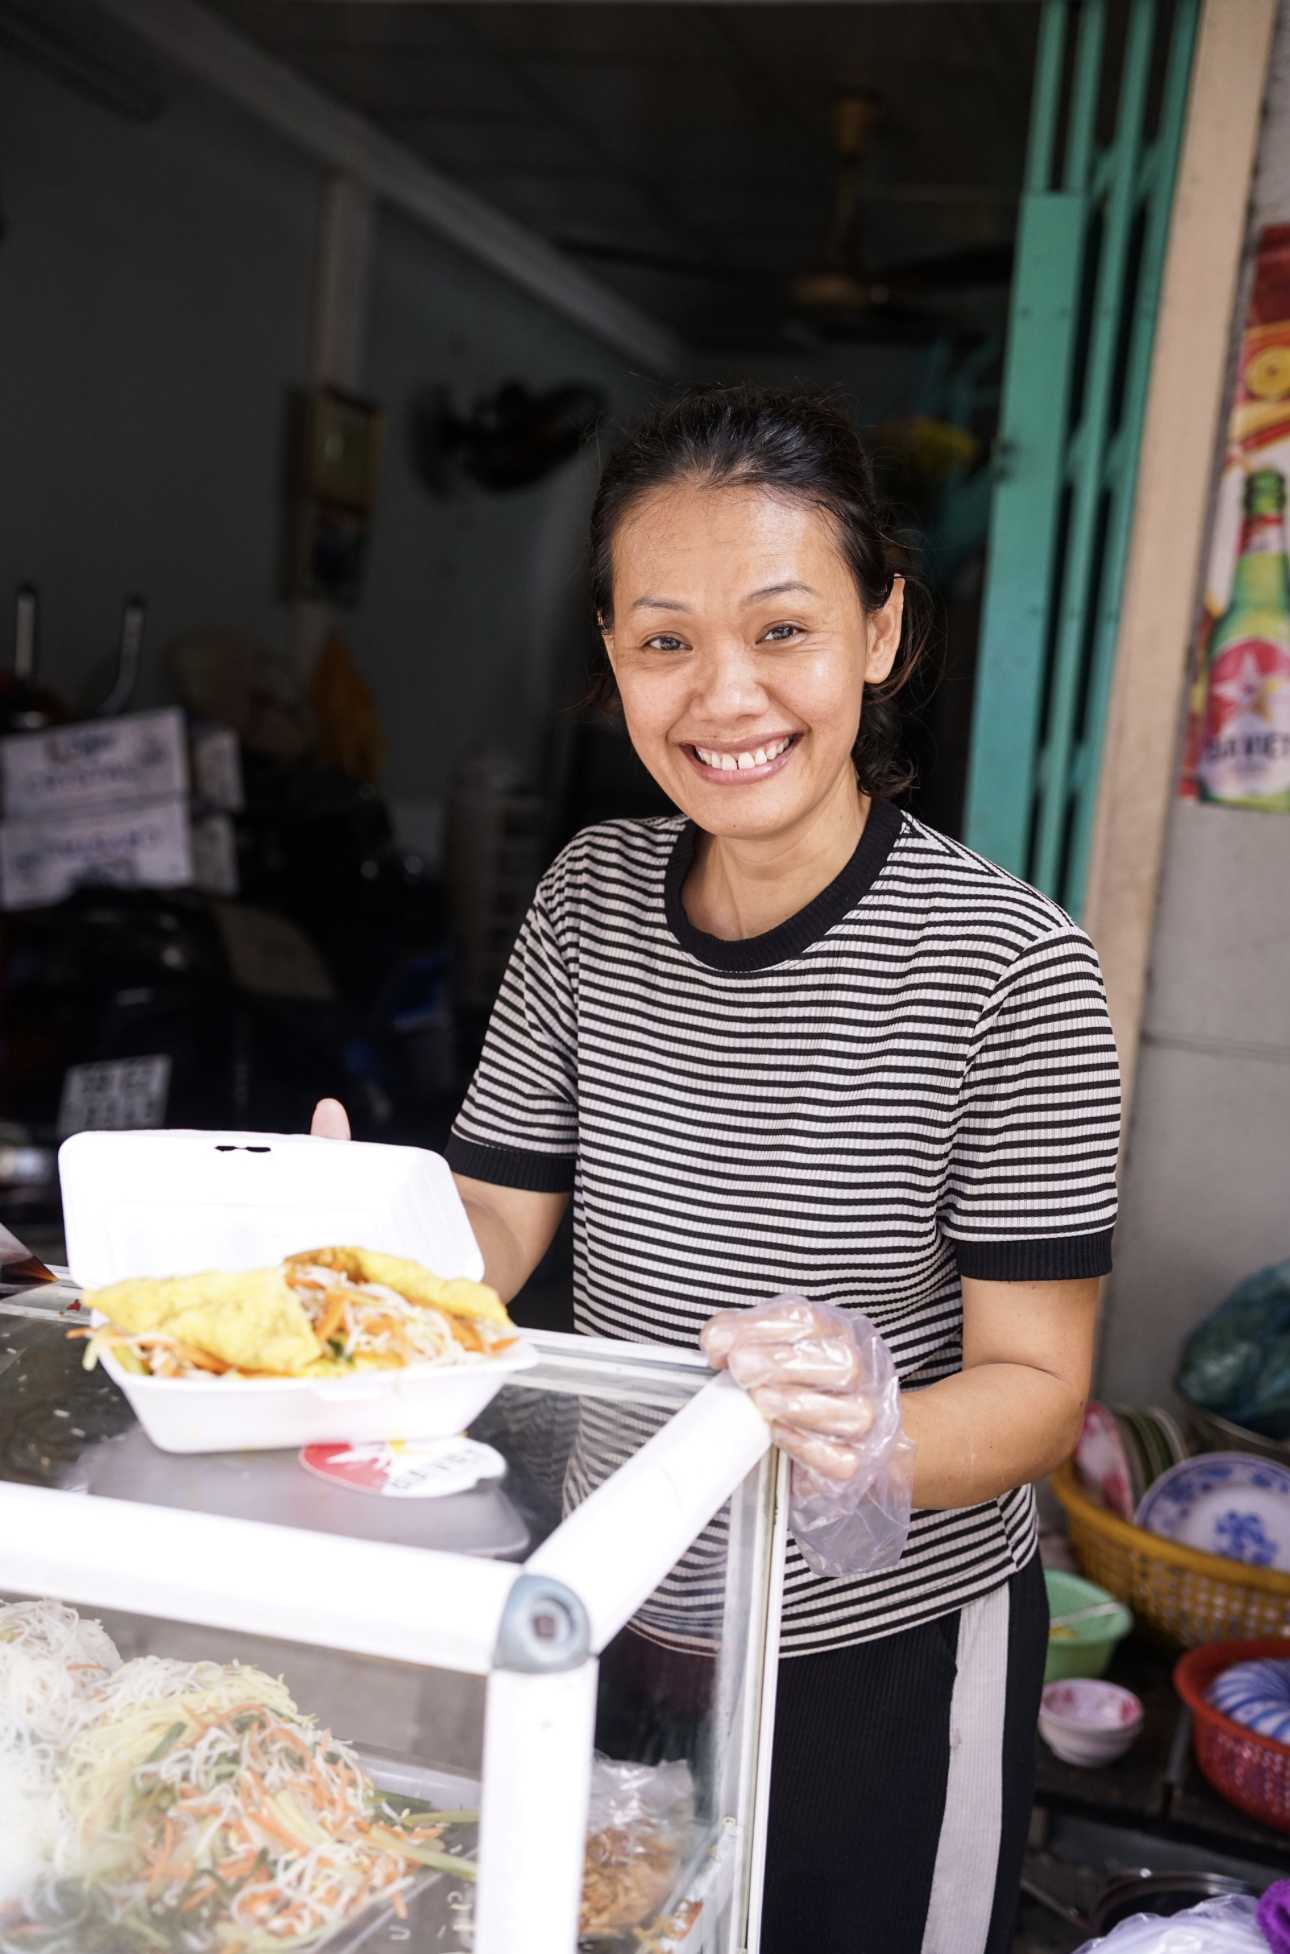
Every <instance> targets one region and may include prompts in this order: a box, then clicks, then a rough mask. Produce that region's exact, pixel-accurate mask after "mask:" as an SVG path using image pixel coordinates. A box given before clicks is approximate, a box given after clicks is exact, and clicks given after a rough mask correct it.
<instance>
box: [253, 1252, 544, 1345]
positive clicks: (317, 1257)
mask: <svg viewBox="0 0 1290 1954" xmlns="http://www.w3.org/2000/svg"><path fill="white" fill-rule="evenodd" d="M305 1264H312V1265H313V1266H314V1267H315V1268H322V1269H334V1270H335V1271H336V1273H337V1274H338V1275H346V1276H348V1277H349V1278H350V1280H351V1282H383V1283H384V1284H385V1287H386V1288H387V1289H393V1290H394V1291H395V1292H396V1293H397V1294H398V1295H400V1296H406V1298H407V1300H408V1301H409V1302H410V1303H426V1304H428V1305H429V1306H430V1307H431V1308H432V1309H441V1310H443V1311H445V1312H446V1314H447V1315H449V1316H473V1317H477V1318H479V1319H481V1320H482V1321H483V1322H485V1323H496V1324H497V1325H498V1327H499V1329H503V1330H510V1329H513V1328H514V1327H515V1326H514V1324H513V1323H512V1322H511V1319H510V1317H509V1316H508V1315H507V1314H506V1305H505V1304H504V1303H503V1301H502V1299H501V1297H500V1296H499V1295H498V1293H497V1291H496V1290H495V1289H490V1288H489V1286H488V1284H487V1283H486V1282H471V1281H469V1280H468V1278H467V1277H465V1276H458V1277H456V1278H454V1280H452V1281H451V1282H449V1281H446V1280H445V1279H444V1277H443V1276H435V1275H431V1273H430V1271H429V1269H423V1268H422V1266H421V1264H420V1263H419V1262H412V1261H410V1260H408V1258H407V1257H406V1256H402V1255H382V1254H380V1253H379V1252H378V1251H377V1250H376V1249H374V1248H311V1249H307V1250H305V1252H304V1253H303V1254H301V1255H289V1256H288V1257H287V1267H288V1268H301V1267H303V1266H304V1265H305Z"/></svg>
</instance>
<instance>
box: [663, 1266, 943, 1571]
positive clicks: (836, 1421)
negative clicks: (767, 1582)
mask: <svg viewBox="0 0 1290 1954" xmlns="http://www.w3.org/2000/svg"><path fill="white" fill-rule="evenodd" d="M699 1342H700V1345H701V1347H702V1349H703V1351H704V1354H705V1355H706V1357H707V1359H708V1362H709V1363H710V1364H711V1365H712V1366H713V1368H714V1369H715V1370H729V1372H730V1375H731V1376H732V1377H733V1378H734V1380H735V1383H736V1384H738V1385H740V1386H742V1388H743V1389H744V1390H745V1391H747V1392H748V1394H749V1396H750V1397H751V1398H752V1401H753V1403H754V1404H755V1405H756V1406H757V1409H758V1410H759V1411H760V1412H761V1413H762V1415H763V1417H764V1418H766V1419H767V1421H768V1422H769V1424H770V1427H771V1430H772V1432H773V1433H774V1436H775V1443H776V1444H777V1445H778V1446H780V1447H781V1449H782V1450H783V1451H785V1452H787V1453H788V1455H789V1457H790V1458H791V1459H792V1460H793V1479H792V1495H791V1504H790V1508H789V1523H790V1525H791V1526H792V1529H793V1533H794V1536H795V1538H796V1540H797V1544H798V1546H799V1547H800V1548H801V1550H802V1554H803V1556H804V1557H805V1559H806V1561H807V1563H808V1565H809V1566H811V1567H812V1568H814V1570H815V1572H816V1573H817V1574H833V1575H838V1576H840V1577H842V1578H844V1579H847V1578H854V1577H855V1576H856V1575H859V1574H873V1573H877V1572H878V1571H879V1570H880V1569H882V1568H884V1567H894V1566H895V1564H896V1562H897V1561H898V1560H899V1559H900V1556H901V1554H902V1553H903V1552H904V1547H905V1540H906V1538H907V1536H908V1533H909V1515H910V1506H911V1501H912V1493H913V1478H914V1446H913V1441H912V1440H911V1439H908V1438H906V1437H905V1434H904V1432H903V1430H902V1429H901V1421H900V1380H899V1378H898V1377H897V1375H896V1367H895V1365H894V1363H893V1362H892V1357H891V1352H890V1351H889V1350H888V1348H887V1346H886V1344H885V1343H884V1342H883V1340H882V1338H881V1336H880V1335H879V1334H878V1332H877V1330H876V1329H875V1328H874V1326H873V1324H872V1323H871V1322H870V1321H869V1319H868V1317H867V1316H861V1315H859V1314H855V1313H848V1312H846V1311H844V1310H840V1309H837V1308H835V1307H834V1305H833V1304H832V1303H812V1302H808V1301H807V1299H806V1297H804V1296H776V1297H775V1298H774V1299H773V1301H771V1302H768V1303H757V1304H755V1305H754V1307H753V1308H752V1309H746V1310H744V1309H730V1310H722V1311H721V1312H720V1314H719V1315H717V1316H714V1317H711V1318H710V1319H709V1321H708V1322H707V1323H705V1325H704V1327H703V1330H702V1332H701V1334H700V1337H699Z"/></svg>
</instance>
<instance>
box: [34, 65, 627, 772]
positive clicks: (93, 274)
mask: <svg viewBox="0 0 1290 1954" xmlns="http://www.w3.org/2000/svg"><path fill="white" fill-rule="evenodd" d="M163 89H164V94H165V98H166V109H165V112H164V114H163V115H162V117H161V118H160V119H159V120H158V121H156V122H154V123H150V124H137V123H131V122H127V121H124V120H122V119H120V118H118V117H117V116H115V115H113V114H111V113H109V112H108V111H106V110H104V109H102V108H99V107H98V106H96V105H95V104H93V103H91V102H88V101H86V100H84V99H83V98H82V97H81V96H79V95H77V94H74V93H72V92H70V91H68V90H67V89H65V88H63V87H61V86H60V85H59V84H58V83H56V82H55V81H53V80H52V79H50V78H48V77H47V76H45V75H44V74H43V73H42V72H41V71H39V70H37V69H34V68H31V67H29V66H27V65H25V64H24V63H22V62H21V61H19V60H18V59H16V58H15V57H13V56H10V55H8V54H6V53H3V52H2V51H0V193H2V195H3V203H4V208H5V212H6V215H7V219H8V227H9V228H8V235H7V236H6V237H5V238H4V239H3V240H0V456H3V462H4V465H3V468H0V666H3V665H4V664H6V663H7V662H8V658H9V656H10V652H9V646H8V642H7V637H8V627H7V614H8V605H9V598H10V594H11V593H12V591H13V589H14V587H15V586H16V585H17V584H18V583H19V582H20V581H23V580H24V579H27V578H33V579H34V580H35V581H36V582H38V583H39V585H40V587H41V592H42V599H43V656H42V670H43V672H44V674H45V676H46V677H47V678H48V679H49V681H50V682H51V683H52V684H53V685H55V686H56V687H57V688H58V689H59V690H60V691H62V692H63V693H64V695H65V696H66V697H67V698H68V699H69V702H72V703H74V704H76V705H77V706H78V707H80V706H84V705H88V704H89V703H92V702H93V701H94V700H95V699H96V698H97V697H100V696H101V695H102V692H103V691H104V690H106V684H107V679H108V669H107V667H106V666H105V665H104V663H103V661H104V659H105V657H106V654H107V653H108V652H109V650H110V648H111V647H112V646H113V645H114V643H115V638H116V633H117V629H118V625H119V619H120V607H121V602H122V599H123V597H124V596H125V595H126V593H127V592H128V591H131V590H133V589H136V588H138V589H141V590H142V591H143V592H144V593H145V595H146V596H147V598H148V604H149V614H148V635H147V655H146V665H145V671H144V678H143V684H142V686H141V688H140V694H139V699H138V703H140V704H150V703H155V702H157V701H160V700H162V699H167V698H169V697H170V696H171V692H170V687H169V680H168V677H167V675H166V670H165V661H164V654H165V652H166V651H167V650H168V648H169V646H170V645H171V644H172V643H173V642H174V640H175V639H176V638H178V637H179V636H181V635H183V634H184V633H186V632H189V631H194V630H199V629H206V628H213V629H214V628H217V629H223V630H228V631H235V632H239V633H243V634H245V635H248V636H251V637H254V638H256V639H258V640H260V641H261V642H263V643H266V644H268V645H270V646H272V647H274V648H275V649H279V650H283V649H285V648H286V646H287V643H288V637H289V619H288V610H287V606H286V604H285V603H284V602H283V598H282V590H281V587H280V560H281V549H282V533H283V514H282V508H281V501H280V497H281V484H282V480H283V462H284V425H285V411H286V403H287V397H288V393H289V390H291V389H298V388H300V387H302V386H303V385H304V384H305V381H306V379H307V375H308V368H309V347H310V320H311V303H312V285H313V275H314V253H315V243H316V237H317V225H318V218H319V210H320V198H321V192H322V188H323V184H322V178H321V176H320V174H319V173H318V172H317V171H316V170H315V169H314V168H313V166H312V165H311V164H309V163H307V162H306V161H304V160H303V159H302V158H301V157H299V156H298V155H297V154H296V153H295V152H294V151H293V150H292V149H290V148H289V147H288V146H287V145H286V144H284V143H283V142H281V141H280V140H279V139H278V138H276V137H274V136H271V135H269V134H267V133H265V132H264V131H263V130H262V129H261V128H260V127H259V126H258V125H256V124H255V123H253V122H251V121H250V120H248V119H247V118H246V117H244V116H243V115H242V114H241V113H240V112H239V111H237V110H235V109H233V108H231V107H229V106H227V105H225V104H224V103H222V102H221V101H219V100H216V99H214V98H213V97H211V96H208V95H207V94H206V93H205V92H204V91H203V90H202V89H201V88H199V87H198V86H196V85H195V84H193V83H191V82H190V81H188V80H187V79H186V78H185V77H183V76H180V75H178V74H167V75H166V76H165V77H164V80H163ZM367 344H368V359H367V372H366V375H365V378H364V385H365V387H366V388H367V390H368V391H370V392H371V393H372V394H373V395H374V397H375V398H377V399H378V400H380V401H381V402H382V403H383V404H384V405H385V406H386V407H387V408H388V409H389V411H390V415H391V425H390V440H389V445H388V449H387V455H386V462H385V466H384V470H383V477H382V482H381V489H380V498H379V503H378V507H377V512H376V517H375V522H374V527H373V533H372V548H371V556H370V562H369V574H368V578H367V583H366V587H365V592H364V598H363V602H362V604H361V605H360V606H359V608H358V609H357V610H356V611H355V612H354V613H352V614H350V615H349V616H347V617H346V619H345V623H344V628H345V631H346V635H347V637H348V639H349V642H350V645H351V649H352V650H353V651H354V653H355V656H356V658H357V661H358V663H359V665H360V667H361V668H362V669H363V671H364V672H365V675H366V676H367V677H368V680H369V682H370V683H371V685H372V686H373V689H374V691H375V693H376V697H377V702H378V706H379V708H380V711H381V714H382V717H383V720H384V723H385V726H386V730H387V734H388V739H389V762H388V766H387V771H386V776H385V779H384V781H383V785H384V787H385V788H386V790H387V792H388V793H389V794H390V796H391V797H392V798H393V799H395V800H396V801H408V800H410V801H412V802H414V803H416V802H424V801H428V800H431V799H433V797H435V796H437V795H440V794H442V792H443V791H444V789H445V787H446V785H447V783H448V778H449V775H450V771H451V767H452V763H453V760H454V757H455V755H456V754H457V753H458V752H459V751H460V750H461V748H462V747H464V746H466V745H469V744H470V743H472V742H473V741H475V740H477V739H479V738H481V737H489V738H491V739H493V740H494V741H495V742H496V743H498V744H501V745H503V746H506V747H509V748H510V749H511V750H513V751H514V753H515V755H516V757H517V758H518V759H519V760H520V761H521V763H522V764H524V765H525V766H527V767H528V768H529V769H530V770H536V769H537V767H538V766H539V765H540V763H541V759H542V746H543V741H544V738H545V734H546V724H547V707H548V690H549V677H548V673H549V670H550V667H551V664H552V661H553V659H554V658H555V657H556V656H557V654H558V653H559V651H560V648H561V647H562V646H563V645H564V644H565V643H566V642H567V641H568V639H569V636H570V633H571V632H576V630H577V628H578V624H579V621H580V618H581V610H580V605H581V601H582V599H581V589H580V580H579V579H580V562H581V547H582V531H583V528H584V526H585V518H586V511H587V507H588V504H589V497H590V492H591V490H590V480H589V476H588V472H587V470H586V469H585V468H580V467H579V466H577V465H575V466H572V467H570V468H568V469H566V470H565V471H564V472H563V473H561V474H559V475H556V476H554V477H552V478H550V479H549V480H548V481H547V482H546V483H543V484H540V485H538V486H537V487H535V488H533V489H529V490H525V491H522V492H520V493H518V494H515V495H509V496H491V495H486V494H484V493H483V492H482V491H480V490H477V489H474V488H472V487H470V486H465V487H463V488H462V489H461V490H460V491H459V492H456V493H454V494H453V496H452V497H451V498H450V499H447V500H435V499H434V498H432V497H431V496H430V495H429V494H427V492H426V491H425V490H424V489H423V488H422V487H421V486H420V485H419V484H418V483H417V481H416V480H415V478H414V475H413V472H412V469H411V466H410V462H409V456H408V445H407V412H408V408H409V406H410V403H411V401H412V399H413V397H414V396H415V394H416V393H417V392H418V391H419V390H420V389H421V388H422V387H424V386H426V385H427V384H429V383H431V382H446V383H447V384H449V385H450V386H451V387H453V388H454V390H455V391H456V393H457V395H458V398H459V401H460V404H461V405H462V406H465V405H468V404H469V402H470V401H471V400H472V399H473V398H474V396H475V395H476V394H478V393H490V392H492V391H493V390H494V389H495V388H496V387H497V385H498V384H499V383H500V382H501V381H503V380H506V379H511V378H514V379H520V380H523V381H525V382H526V383H528V384H529V385H531V386H544V385H550V384H552V383H555V382H559V381H563V380H568V379H586V380H590V381H592V382H593V383H594V384H595V385H597V386H598V387H599V388H600V389H601V391H602V392H603V393H604V394H605V396H606V398H607V399H608V400H609V402H610V404H611V407H612V409H613V411H614V412H615V413H617V414H619V415H630V414H631V413H632V411H633V410H634V409H635V408H636V406H637V405H638V404H639V403H640V402H641V400H643V398H644V397H645V393H646V382H645V381H644V380H643V378H641V377H640V376H637V375H634V374H633V373H632V372H631V371H630V370H629V368H628V366H627V363H626V361H625V360H624V359H623V358H621V357H620V356H618V355H616V354H614V353H613V352H611V351H609V350H607V349H606V348H604V347H603V346H602V345H600V344H599V342H597V341H595V340H594V339H592V338H591V337H590V336H589V335H586V334H584V333H582V332H581V331H579V330H578V329H577V328H576V327H574V326H572V325H569V324H567V323H566V322H565V321H563V320H562V319H560V318H558V317H556V316H555V315H554V314H552V313H549V312H547V311H546V310H545V309H544V308H543V307H542V306H541V305H540V304H539V303H538V302H537V301H535V300H532V299H529V298H528V297H526V296H525V295H523V294H522V293H520V292H518V291H517V290H515V289H514V288H513V287H512V286H510V285H509V284H508V283H507V282H506V281H504V280H503V279H502V278H500V277H499V276H497V275H496V274H494V273H492V272H489V271H487V270H486V269H484V268H483V267H481V266H478V265H476V264H474V263H472V262H471V261H469V260H468V259H466V258H465V257H464V256H462V255H461V254H459V253H458V252H456V251H455V250H453V249H452V248H451V247H450V246H447V245H444V244H442V243H440V242H439V241H438V240H437V239H435V238H433V237H432V236H430V235H429V234H427V233H425V232H423V231H420V230H418V229H417V228H415V227H414V226H413V225H412V224H410V223H409V222H406V221H405V220H403V219H401V218H399V217H397V216H395V215H393V214H391V213H389V212H382V213H381V215H380V217H379V220H378V226H377V238H376V249H375V253H374V266H373V287H372V294H371V311H370V320H369V328H368V335H367ZM96 668H98V669H96Z"/></svg>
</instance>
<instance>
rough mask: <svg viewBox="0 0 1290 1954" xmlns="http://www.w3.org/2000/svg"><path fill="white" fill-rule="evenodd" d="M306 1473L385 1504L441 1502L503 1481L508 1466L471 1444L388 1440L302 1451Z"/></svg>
mask: <svg viewBox="0 0 1290 1954" xmlns="http://www.w3.org/2000/svg"><path fill="white" fill-rule="evenodd" d="M300 1463H301V1465H302V1466H303V1467H304V1468H305V1471H306V1472H312V1473H314V1474H315V1475H316V1476H317V1477H318V1478H319V1479H326V1480H329V1481H330V1482H331V1484H332V1485H333V1486H345V1487H347V1488H348V1490H349V1491H350V1492H352V1493H376V1494H377V1495H378V1496H379V1497H381V1498H384V1499H444V1498H446V1497H447V1495H448V1494H449V1493H468V1492H470V1490H471V1488H472V1487H474V1486H478V1485H479V1484H480V1482H481V1481H482V1480H485V1479H504V1478H505V1476H506V1461H505V1459H504V1458H503V1457H502V1455H501V1453H500V1452H495V1451H494V1450H493V1447H492V1446H491V1445H481V1444H480V1442H479V1440H478V1439H474V1438H408V1439H397V1438H396V1439H386V1440H381V1441H379V1442H377V1443H374V1444H370V1445H368V1444H362V1445H306V1446H305V1447H304V1449H303V1451H302V1452H301V1454H300Z"/></svg>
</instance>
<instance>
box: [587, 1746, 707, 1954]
mask: <svg viewBox="0 0 1290 1954" xmlns="http://www.w3.org/2000/svg"><path fill="white" fill-rule="evenodd" d="M695 1844H696V1834H695V1824H694V1780H693V1778H692V1777H691V1776H690V1767H689V1765H688V1764H686V1763H683V1762H678V1763H674V1764H616V1763H614V1762H613V1761H612V1759H610V1758H608V1757H602V1756H600V1755H599V1753H597V1755H596V1757H595V1759H594V1760H593V1762H592V1766H591V1802H590V1804H589V1806H588V1808H587V1858H586V1865H585V1868H584V1871H583V1879H582V1913H581V1916H580V1919H579V1923H578V1933H579V1936H580V1937H582V1938H587V1937H590V1938H593V1939H594V1938H596V1937H597V1936H600V1935H616V1934H621V1933H625V1932H626V1931H627V1929H628V1928H629V1927H639V1926H640V1925H641V1924H642V1922H644V1921H646V1920H648V1919H649V1918H650V1917H651V1915H653V1914H656V1913H657V1912H658V1910H659V1908H660V1907H661V1906H662V1905H663V1904H664V1903H665V1901H666V1900H667V1899H668V1897H669V1895H670V1894H671V1892H672V1889H673V1887H674V1886H675V1885H676V1881H677V1876H678V1874H679V1873H681V1872H682V1871H684V1869H685V1865H686V1862H687V1860H688V1859H689V1858H690V1856H691V1853H692V1852H693V1850H694V1847H695Z"/></svg>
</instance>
